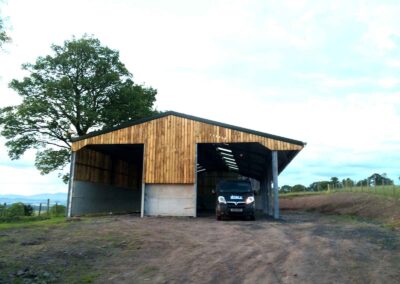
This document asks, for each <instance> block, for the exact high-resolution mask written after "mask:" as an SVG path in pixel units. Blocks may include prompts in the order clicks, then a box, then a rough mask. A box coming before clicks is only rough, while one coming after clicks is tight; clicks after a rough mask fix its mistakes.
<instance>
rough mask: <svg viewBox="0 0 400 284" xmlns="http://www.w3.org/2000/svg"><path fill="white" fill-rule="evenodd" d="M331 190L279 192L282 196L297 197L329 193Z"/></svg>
mask: <svg viewBox="0 0 400 284" xmlns="http://www.w3.org/2000/svg"><path fill="white" fill-rule="evenodd" d="M329 193H330V192H328V191H316V192H310V191H301V192H288V193H279V197H280V198H295V197H301V196H311V195H321V194H329Z"/></svg>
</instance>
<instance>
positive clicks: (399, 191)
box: [279, 185, 400, 199]
mask: <svg viewBox="0 0 400 284" xmlns="http://www.w3.org/2000/svg"><path fill="white" fill-rule="evenodd" d="M337 192H351V193H370V194H376V195H381V196H386V197H390V198H395V199H399V198H400V186H397V185H387V186H376V187H365V186H364V187H361V186H354V187H343V188H338V189H330V190H325V191H316V192H310V191H303V192H289V193H280V194H279V197H281V198H294V197H300V196H311V195H323V194H331V193H337Z"/></svg>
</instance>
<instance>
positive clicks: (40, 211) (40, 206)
mask: <svg viewBox="0 0 400 284" xmlns="http://www.w3.org/2000/svg"><path fill="white" fill-rule="evenodd" d="M40 213H42V202H40V204H39V216H40Z"/></svg>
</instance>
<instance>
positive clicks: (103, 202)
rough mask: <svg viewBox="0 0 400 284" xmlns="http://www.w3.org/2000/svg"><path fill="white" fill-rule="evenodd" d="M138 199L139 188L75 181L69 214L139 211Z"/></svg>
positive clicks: (139, 196)
mask: <svg viewBox="0 0 400 284" xmlns="http://www.w3.org/2000/svg"><path fill="white" fill-rule="evenodd" d="M140 200H141V191H140V190H132V189H126V188H122V187H117V186H112V185H105V184H98V183H92V182H85V181H75V182H74V189H73V192H72V200H71V206H72V207H71V215H72V216H77V215H82V214H88V213H108V212H113V213H125V212H140Z"/></svg>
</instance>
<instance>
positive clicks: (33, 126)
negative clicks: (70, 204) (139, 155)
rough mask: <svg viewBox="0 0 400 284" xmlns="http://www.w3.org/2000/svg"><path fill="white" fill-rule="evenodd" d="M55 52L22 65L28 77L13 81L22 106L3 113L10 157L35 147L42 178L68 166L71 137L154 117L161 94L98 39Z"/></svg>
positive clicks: (77, 41)
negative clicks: (137, 79)
mask: <svg viewBox="0 0 400 284" xmlns="http://www.w3.org/2000/svg"><path fill="white" fill-rule="evenodd" d="M51 48H52V51H53V52H52V54H51V55H48V56H45V57H39V58H38V59H37V60H36V62H35V63H34V64H24V65H23V69H24V70H26V71H27V72H29V76H28V77H25V78H23V79H22V80H13V81H12V82H11V83H10V87H11V88H12V89H13V90H15V91H16V92H17V93H18V94H19V95H20V96H21V97H22V103H21V104H19V105H16V106H8V107H5V108H2V109H0V126H1V135H2V136H4V137H5V138H6V139H7V142H6V146H7V147H8V153H9V156H10V157H11V159H18V158H20V157H21V155H23V154H24V152H25V151H26V150H28V149H36V150H37V152H36V160H35V165H36V167H37V168H38V169H39V170H40V172H41V173H42V174H47V173H50V172H52V171H54V170H62V169H63V168H64V167H65V166H66V165H67V164H68V163H69V159H70V145H71V144H70V143H71V138H72V137H74V136H81V135H84V134H87V133H89V132H91V131H93V130H98V129H102V128H107V127H112V126H115V125H117V124H120V123H121V122H124V121H127V120H134V119H138V118H142V117H144V116H148V115H151V114H153V113H154V112H155V110H154V109H153V104H154V102H155V99H156V94H157V91H156V90H155V89H153V88H151V87H145V86H143V85H138V84H135V83H134V82H133V80H132V75H131V73H130V72H129V71H128V70H127V68H126V67H125V65H124V64H123V63H122V62H121V61H120V59H119V53H118V51H115V50H112V49H110V48H108V47H106V46H103V45H102V44H101V43H100V41H99V40H98V39H95V38H92V37H88V36H84V37H82V38H80V39H75V38H73V39H72V40H68V41H65V42H64V45H62V46H59V45H53V46H52V47H51ZM3 99H4V98H3ZM63 177H64V180H65V181H66V180H68V176H66V175H64V176H63Z"/></svg>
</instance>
